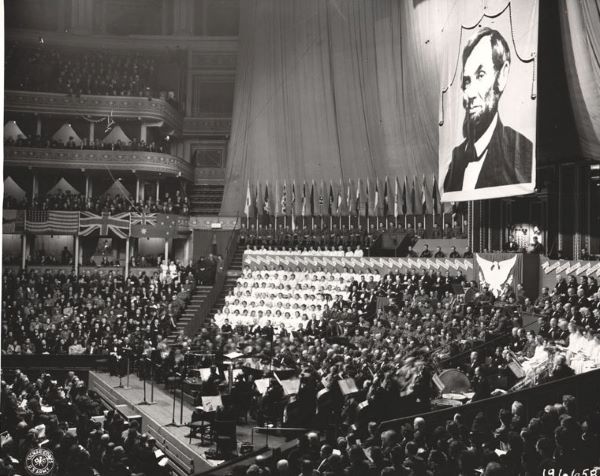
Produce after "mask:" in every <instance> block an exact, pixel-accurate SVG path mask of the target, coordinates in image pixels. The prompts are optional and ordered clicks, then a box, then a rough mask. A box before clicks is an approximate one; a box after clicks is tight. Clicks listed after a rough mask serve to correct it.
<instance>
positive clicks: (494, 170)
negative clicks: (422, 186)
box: [444, 119, 533, 192]
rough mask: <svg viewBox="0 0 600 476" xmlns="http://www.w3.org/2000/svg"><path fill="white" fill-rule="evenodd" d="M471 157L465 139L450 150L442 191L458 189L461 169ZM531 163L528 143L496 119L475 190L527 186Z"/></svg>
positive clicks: (531, 152)
mask: <svg viewBox="0 0 600 476" xmlns="http://www.w3.org/2000/svg"><path fill="white" fill-rule="evenodd" d="M473 156H474V148H473V146H472V145H471V144H468V142H467V141H466V140H465V141H464V142H463V143H462V144H460V145H459V146H458V147H455V148H454V150H453V151H452V162H451V163H450V167H449V168H448V173H447V174H446V178H445V179H444V192H460V191H461V190H462V187H463V178H464V175H465V169H466V168H467V165H469V163H470V161H471V159H470V158H471V157H473ZM480 160H482V159H480ZM532 162H533V144H532V143H531V141H530V140H529V139H527V138H526V137H525V136H523V135H521V134H519V133H518V132H517V131H515V130H514V129H511V128H510V127H508V126H503V125H502V122H501V121H500V119H498V122H497V124H496V129H495V130H494V133H493V134H492V138H491V140H490V143H489V146H488V150H487V156H486V158H485V162H484V163H483V167H482V168H481V172H480V173H479V178H478V179H477V184H476V186H475V188H486V187H498V186H500V185H511V184H516V183H529V182H531V166H532Z"/></svg>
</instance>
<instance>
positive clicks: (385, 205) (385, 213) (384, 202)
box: [383, 175, 390, 217]
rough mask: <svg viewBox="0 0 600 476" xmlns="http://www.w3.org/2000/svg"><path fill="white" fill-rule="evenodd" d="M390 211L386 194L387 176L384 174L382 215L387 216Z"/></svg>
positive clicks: (388, 198)
mask: <svg viewBox="0 0 600 476" xmlns="http://www.w3.org/2000/svg"><path fill="white" fill-rule="evenodd" d="M389 213H390V197H389V196H388V178H387V175H386V176H385V184H384V185H383V216H384V217H387V216H388V215H389Z"/></svg>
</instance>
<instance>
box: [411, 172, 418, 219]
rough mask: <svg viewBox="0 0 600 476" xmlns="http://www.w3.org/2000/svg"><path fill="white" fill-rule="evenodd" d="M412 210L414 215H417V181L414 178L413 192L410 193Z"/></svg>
mask: <svg viewBox="0 0 600 476" xmlns="http://www.w3.org/2000/svg"><path fill="white" fill-rule="evenodd" d="M410 208H411V212H412V214H413V215H416V214H417V179H416V177H413V183H412V190H411V191H410Z"/></svg>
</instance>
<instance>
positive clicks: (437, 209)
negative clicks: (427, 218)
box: [432, 174, 439, 215]
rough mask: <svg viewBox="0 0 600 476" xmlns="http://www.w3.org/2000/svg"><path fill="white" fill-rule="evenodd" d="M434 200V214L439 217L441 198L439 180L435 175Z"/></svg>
mask: <svg viewBox="0 0 600 476" xmlns="http://www.w3.org/2000/svg"><path fill="white" fill-rule="evenodd" d="M432 198H433V214H434V215H437V214H438V212H439V197H438V184H437V178H436V176H435V174H434V176H433V190H432Z"/></svg>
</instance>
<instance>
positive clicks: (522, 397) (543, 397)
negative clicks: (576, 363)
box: [380, 369, 600, 431]
mask: <svg viewBox="0 0 600 476" xmlns="http://www.w3.org/2000/svg"><path fill="white" fill-rule="evenodd" d="M599 385H600V369H596V370H592V371H590V372H586V373H583V374H579V375H575V376H573V377H567V378H564V379H561V380H557V381H554V382H549V383H545V384H542V385H539V386H537V387H533V388H528V389H525V390H520V391H518V392H509V393H507V394H505V395H501V396H498V397H491V398H486V399H484V400H479V401H477V402H473V403H468V404H466V405H462V406H460V407H453V408H445V409H442V410H435V411H431V412H427V413H420V414H416V415H410V416H406V417H402V418H396V419H394V420H387V421H384V422H382V423H381V425H380V427H381V431H385V430H390V429H393V430H400V428H401V427H402V425H404V424H406V423H411V424H412V422H413V420H414V419H415V418H416V417H423V418H425V421H426V422H427V425H428V426H429V427H430V428H435V427H436V426H438V425H440V424H441V425H444V424H445V422H446V420H449V419H452V417H453V416H454V415H455V414H456V413H460V414H461V415H462V416H463V418H464V419H465V420H466V421H469V420H470V419H472V418H473V417H475V415H477V414H478V413H479V412H484V413H485V414H486V416H488V417H490V418H492V419H495V418H497V415H498V411H499V410H500V409H501V408H507V407H509V406H510V405H511V404H512V402H514V401H515V400H517V401H519V402H521V403H522V404H523V405H524V411H525V414H524V417H525V418H527V419H529V418H531V417H533V416H535V414H536V413H537V412H539V411H540V410H542V409H543V408H544V406H545V405H548V404H554V403H558V402H561V401H562V396H563V395H573V396H574V397H575V398H576V400H577V412H578V414H579V416H583V415H584V414H585V413H586V411H587V410H590V409H592V408H594V407H596V406H597V405H598V395H597V393H596V392H595V391H594V390H593V389H595V388H598V386H599ZM489 421H493V420H489Z"/></svg>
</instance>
